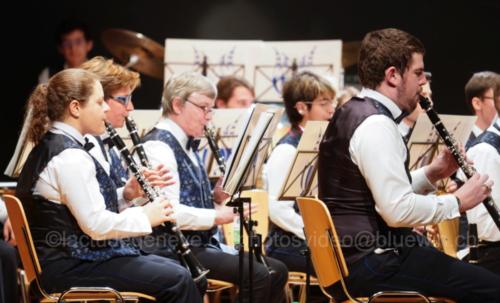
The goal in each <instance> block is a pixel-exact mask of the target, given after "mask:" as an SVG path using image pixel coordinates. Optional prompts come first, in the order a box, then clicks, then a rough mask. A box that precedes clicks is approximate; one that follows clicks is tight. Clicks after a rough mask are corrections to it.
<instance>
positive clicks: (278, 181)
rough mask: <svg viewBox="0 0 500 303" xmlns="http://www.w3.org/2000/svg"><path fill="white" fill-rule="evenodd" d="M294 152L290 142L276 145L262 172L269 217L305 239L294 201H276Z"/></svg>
mask: <svg viewBox="0 0 500 303" xmlns="http://www.w3.org/2000/svg"><path fill="white" fill-rule="evenodd" d="M296 153H297V149H296V148H295V146H293V145H291V144H280V145H278V146H276V147H275V148H274V150H273V152H272V153H271V156H269V159H268V160H267V164H266V167H265V170H264V173H265V174H266V179H267V190H268V193H269V219H271V221H272V222H273V223H274V224H276V225H277V226H279V227H280V228H281V229H283V230H285V231H288V232H291V233H293V234H294V235H296V236H297V237H299V238H300V239H303V240H305V236H304V230H303V228H304V221H303V220H302V217H301V216H300V214H298V213H296V212H295V210H294V208H293V206H294V204H295V202H294V201H290V200H287V201H278V198H279V194H280V192H281V188H282V187H283V183H284V182H285V179H286V176H287V174H288V171H289V170H290V166H291V165H292V164H293V160H294V158H295V154H296Z"/></svg>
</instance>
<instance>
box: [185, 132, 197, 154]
mask: <svg viewBox="0 0 500 303" xmlns="http://www.w3.org/2000/svg"><path fill="white" fill-rule="evenodd" d="M198 146H200V139H195V138H193V137H191V136H189V137H188V141H187V143H186V149H187V150H188V151H189V150H190V149H192V150H193V151H195V152H196V151H198Z"/></svg>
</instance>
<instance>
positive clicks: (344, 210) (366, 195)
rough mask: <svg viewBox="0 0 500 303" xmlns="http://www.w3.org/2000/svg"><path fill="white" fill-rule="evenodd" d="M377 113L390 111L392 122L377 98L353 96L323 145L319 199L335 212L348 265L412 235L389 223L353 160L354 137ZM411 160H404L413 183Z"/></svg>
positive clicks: (321, 149) (339, 111)
mask: <svg viewBox="0 0 500 303" xmlns="http://www.w3.org/2000/svg"><path fill="white" fill-rule="evenodd" d="M372 115H385V116H387V117H389V118H390V119H391V120H393V117H392V115H391V113H390V111H389V110H388V109H387V108H386V107H385V106H384V105H382V104H381V103H379V102H378V101H376V100H373V99H370V98H364V99H362V98H357V97H354V98H353V99H351V101H349V102H347V103H346V104H345V105H344V106H342V107H341V108H339V109H338V110H337V111H336V112H335V115H334V117H333V119H332V121H331V122H330V124H329V125H328V128H327V130H326V132H325V135H324V137H323V140H322V142H321V144H320V149H319V158H318V182H319V184H318V186H319V188H318V190H319V198H320V199H321V200H322V201H324V202H325V204H326V205H327V207H328V209H329V211H330V214H331V215H332V218H333V221H334V224H335V228H336V230H337V233H338V235H339V238H340V241H341V245H342V250H343V252H344V255H345V257H346V260H347V262H348V263H349V264H352V263H353V262H355V261H357V260H359V259H360V258H362V257H363V256H364V255H366V254H368V253H370V252H372V251H374V250H375V249H376V248H398V247H400V246H401V244H402V243H403V242H402V241H404V239H406V237H408V236H410V235H411V234H412V233H411V229H409V228H392V227H389V226H388V225H387V224H386V223H385V221H384V220H383V219H382V217H381V216H380V215H379V214H378V213H377V211H376V210H375V201H374V199H373V196H372V193H371V191H370V189H369V188H368V185H367V183H366V181H365V179H364V177H363V176H362V175H361V172H360V171H359V168H358V167H357V166H356V165H355V164H354V163H353V162H352V160H351V157H350V154H349V143H350V141H351V138H352V135H353V134H354V131H355V130H356V129H357V128H358V126H359V125H360V124H361V123H362V122H363V121H364V120H365V119H366V118H368V117H370V116H372ZM401 140H403V139H402V138H401ZM374 148H380V147H374ZM408 158H409V157H408V156H407V159H406V163H405V164H406V168H407V171H406V172H407V175H408V179H409V180H410V182H411V176H410V173H409V170H408V160H409V159H408ZM374 161H376V159H374ZM380 169H384V168H383V167H381V168H380Z"/></svg>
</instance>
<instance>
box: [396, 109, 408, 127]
mask: <svg viewBox="0 0 500 303" xmlns="http://www.w3.org/2000/svg"><path fill="white" fill-rule="evenodd" d="M408 115H409V114H408V113H407V112H405V111H402V112H401V115H399V116H397V117H396V119H394V121H395V122H396V124H399V123H400V122H401V121H403V119H404V117H406V116H408Z"/></svg>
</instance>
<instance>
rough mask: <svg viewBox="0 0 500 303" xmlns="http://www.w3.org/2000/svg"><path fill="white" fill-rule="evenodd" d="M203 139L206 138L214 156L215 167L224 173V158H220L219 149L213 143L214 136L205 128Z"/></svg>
mask: <svg viewBox="0 0 500 303" xmlns="http://www.w3.org/2000/svg"><path fill="white" fill-rule="evenodd" d="M205 137H206V138H207V141H208V146H209V147H210V150H211V151H212V154H213V155H214V158H215V161H217V165H218V166H219V170H220V172H221V173H222V174H225V173H226V164H225V163H224V157H222V155H221V153H220V149H219V147H218V146H217V143H215V135H214V132H213V131H212V130H211V129H210V128H208V127H206V126H205Z"/></svg>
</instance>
